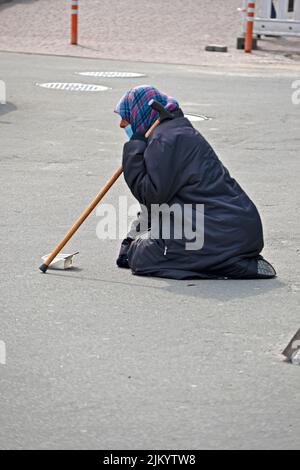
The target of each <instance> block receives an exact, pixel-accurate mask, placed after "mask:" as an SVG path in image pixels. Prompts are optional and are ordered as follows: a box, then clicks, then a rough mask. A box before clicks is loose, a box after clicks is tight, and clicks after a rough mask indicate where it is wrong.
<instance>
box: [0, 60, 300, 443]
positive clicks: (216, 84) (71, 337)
mask: <svg viewBox="0 0 300 470" xmlns="http://www.w3.org/2000/svg"><path fill="white" fill-rule="evenodd" d="M0 61H1V76H0V79H2V80H4V81H5V82H6V85H7V101H8V104H7V105H6V106H1V105H0V106H1V107H0V168H1V171H0V197H1V221H0V243H1V263H0V283H1V293H0V298H1V323H0V340H1V341H4V342H5V344H6V365H1V364H0V379H1V418H0V419H1V422H0V447H1V448H2V449H11V448H14V449H15V448H16V449H33V448H35V449H44V448H50V449H54V448H56V449H63V448H68V449H75V448H79V449H84V448H85V449H87V448H88V449H145V448H146V449H163V448H164V449H201V448H208V449H215V448H225V449H232V448H238V449H246V448H251V449H262V448H268V449H274V448H280V449H281V448H284V449H296V448H299V445H300V417H299V383H300V382H299V381H300V369H299V367H297V366H291V365H288V364H286V363H284V362H283V359H282V356H281V354H280V353H281V351H282V349H283V348H284V347H285V346H286V344H287V342H288V341H289V339H290V337H291V336H292V334H293V333H295V331H296V330H297V329H298V328H299V293H300V279H299V205H298V200H299V176H298V175H299V142H300V138H299V115H300V105H299V106H296V105H293V104H292V100H291V95H292V88H291V85H292V82H293V80H295V79H296V78H298V79H299V75H298V76H297V73H296V72H293V71H292V70H291V71H289V70H281V69H274V70H271V69H268V70H265V69H264V68H257V69H256V68H244V69H239V70H235V69H229V68H224V69H223V68H214V69H210V68H208V67H204V68H201V67H192V66H171V65H169V66H163V65H156V64H143V63H126V62H117V61H111V62H109V61H101V60H88V59H74V58H72V59H71V58H66V57H64V58H62V57H48V56H34V55H17V54H8V53H1V54H0ZM102 70H103V71H109V70H119V71H134V72H141V73H144V74H146V75H147V77H146V78H137V79H100V78H93V77H83V76H80V75H75V72H80V71H102ZM74 81H75V82H82V83H94V84H101V85H104V86H107V87H109V88H110V89H109V90H108V91H103V92H99V93H88V92H70V91H62V90H51V89H46V88H41V87H38V86H36V83H37V82H38V83H44V82H74ZM142 83H151V84H154V85H156V86H158V87H160V88H161V89H162V90H163V91H166V92H168V93H169V94H172V95H174V96H176V97H177V98H178V100H179V101H180V103H181V105H182V107H183V109H184V111H186V112H195V113H202V114H205V115H207V116H210V117H211V118H212V120H209V121H203V122H200V123H197V124H196V125H197V127H198V128H199V129H200V130H201V132H203V134H204V135H205V136H206V137H207V139H208V140H209V141H210V142H211V144H212V145H213V146H214V147H215V149H216V150H217V152H218V154H219V156H220V158H221V159H222V160H223V162H224V163H225V164H226V166H227V167H228V168H229V170H230V172H231V173H232V175H233V176H234V177H235V178H236V179H237V180H238V181H239V182H240V184H241V185H242V186H243V187H244V189H245V190H246V191H247V192H248V194H249V195H250V196H251V197H252V199H253V200H254V201H255V203H256V204H257V206H258V208H259V210H260V213H261V216H262V219H263V222H264V229H265V251H264V255H265V256H266V258H267V259H269V260H270V261H271V262H272V263H273V264H274V265H275V267H276V269H277V271H278V278H277V279H276V280H271V281H196V282H187V281H186V282H177V281H171V280H170V281H168V280H161V279H151V278H139V277H135V276H132V275H131V273H130V272H128V271H123V270H118V269H117V268H116V267H115V258H116V254H117V252H118V248H119V241H118V240H99V239H98V238H97V237H96V226H97V223H98V219H97V217H96V216H95V215H92V216H91V217H90V218H89V219H88V221H87V222H86V223H85V224H84V226H82V227H81V229H80V231H79V232H78V233H77V235H76V236H75V237H74V239H73V240H72V241H71V242H70V244H69V246H68V248H67V251H71V250H79V251H80V255H78V258H77V260H76V261H77V266H78V267H77V269H76V270H73V271H65V272H54V271H51V272H50V271H49V273H48V274H47V275H42V274H41V273H40V272H39V271H38V266H39V264H40V256H41V255H43V254H45V253H48V252H49V251H51V249H52V248H53V247H54V246H55V245H56V243H57V242H58V241H59V240H60V239H61V238H62V236H63V235H64V234H65V233H66V231H67V230H68V229H69V227H70V226H71V224H72V223H73V222H74V220H75V219H76V218H77V216H78V215H80V213H81V212H82V210H83V209H84V208H85V207H86V205H87V204H88V203H89V201H90V200H91V199H92V198H93V197H94V196H95V195H96V194H97V192H98V191H99V189H100V188H101V186H102V185H103V184H104V183H105V182H106V180H107V179H108V178H109V177H110V176H111V175H112V173H113V172H114V171H115V169H116V168H117V167H118V166H119V165H120V162H121V152H122V145H123V142H124V139H125V137H124V136H123V132H122V131H121V130H120V129H119V128H118V118H117V116H116V115H114V114H113V112H112V110H113V107H114V105H115V104H116V102H117V101H118V99H119V98H120V96H121V95H122V94H123V93H124V92H125V91H126V90H127V89H128V88H130V87H131V86H132V85H135V84H142ZM120 195H129V191H128V189H127V187H126V185H125V183H124V181H123V180H120V181H119V182H118V183H116V185H115V186H114V187H113V189H112V190H111V191H110V192H109V194H108V195H107V197H106V200H105V202H106V203H112V204H114V205H117V203H118V197H119V196H120Z"/></svg>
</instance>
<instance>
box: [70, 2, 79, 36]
mask: <svg viewBox="0 0 300 470" xmlns="http://www.w3.org/2000/svg"><path fill="white" fill-rule="evenodd" d="M71 1H72V4H71V44H73V45H77V44H78V0H71Z"/></svg>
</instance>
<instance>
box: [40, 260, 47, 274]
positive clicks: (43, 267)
mask: <svg viewBox="0 0 300 470" xmlns="http://www.w3.org/2000/svg"><path fill="white" fill-rule="evenodd" d="M47 269H48V265H47V264H45V263H43V264H41V266H40V267H39V270H40V271H42V273H44V274H45V273H46V271H47Z"/></svg>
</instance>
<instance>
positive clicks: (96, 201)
mask: <svg viewBox="0 0 300 470" xmlns="http://www.w3.org/2000/svg"><path fill="white" fill-rule="evenodd" d="M149 106H151V107H152V108H153V109H155V110H156V111H158V112H159V113H160V117H159V119H157V120H156V121H155V123H154V124H153V125H152V126H151V127H150V129H149V130H148V131H147V132H146V134H145V137H147V138H148V137H149V136H150V135H151V134H152V132H153V131H154V129H155V128H156V127H157V126H158V125H159V124H160V123H161V121H162V119H163V118H164V119H165V118H168V117H170V116H169V113H168V111H167V110H166V109H165V108H164V107H163V106H162V105H161V104H160V103H158V102H156V101H154V100H151V101H150V102H149ZM122 173H123V168H122V167H120V168H118V169H117V171H116V172H115V173H114V174H113V176H112V177H111V178H110V179H109V180H108V182H107V183H106V185H105V186H104V187H103V188H102V189H101V191H100V192H99V193H98V194H97V196H96V197H95V199H94V200H93V201H92V202H91V204H90V205H89V206H88V207H87V208H86V210H85V211H84V212H83V213H82V214H81V216H80V217H79V219H78V220H77V221H76V222H75V224H74V225H73V227H72V228H71V229H70V230H69V232H68V233H67V234H66V236H65V237H64V238H63V239H62V240H61V242H60V243H59V244H58V245H57V246H56V248H55V249H54V250H53V251H52V253H51V255H49V256H48V258H47V259H46V261H45V262H44V263H43V264H42V265H41V266H40V267H39V269H40V270H41V271H42V272H43V273H46V272H47V270H48V268H49V265H50V263H51V262H52V261H53V260H54V258H55V257H56V256H57V255H58V253H60V252H61V250H62V249H63V247H64V246H65V245H66V244H67V243H68V241H69V240H70V239H71V238H72V237H73V235H74V233H76V232H77V230H78V229H79V227H80V226H81V225H82V224H83V222H84V221H85V219H87V217H88V216H89V215H90V213H91V212H92V211H93V210H94V209H95V207H96V206H97V205H98V204H99V202H100V201H101V200H102V199H103V198H104V196H105V194H106V193H107V192H108V191H109V190H110V188H111V187H112V186H113V185H114V183H115V182H116V181H117V179H118V178H119V176H121V174H122Z"/></svg>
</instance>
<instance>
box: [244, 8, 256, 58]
mask: <svg viewBox="0 0 300 470" xmlns="http://www.w3.org/2000/svg"><path fill="white" fill-rule="evenodd" d="M254 12H255V1H254V0H252V1H250V2H248V6H247V32H246V40H245V52H252V40H253V22H254Z"/></svg>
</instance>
